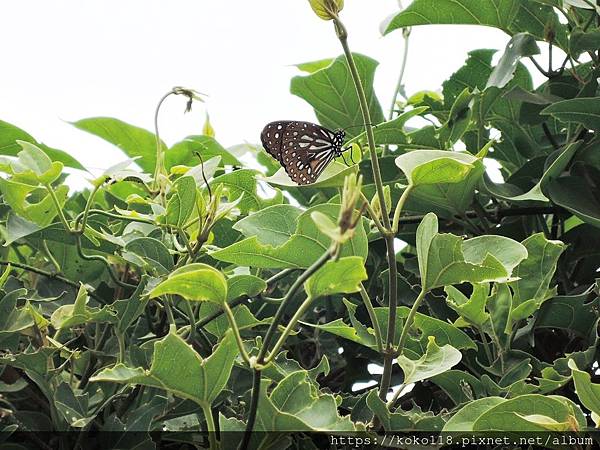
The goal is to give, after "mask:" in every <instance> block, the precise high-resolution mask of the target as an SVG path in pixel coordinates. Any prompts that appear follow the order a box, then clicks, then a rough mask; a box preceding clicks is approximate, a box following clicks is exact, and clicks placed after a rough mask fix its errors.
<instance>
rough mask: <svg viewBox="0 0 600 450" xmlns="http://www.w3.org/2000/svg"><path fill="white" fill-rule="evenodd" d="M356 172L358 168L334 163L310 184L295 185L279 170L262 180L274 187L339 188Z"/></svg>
mask: <svg viewBox="0 0 600 450" xmlns="http://www.w3.org/2000/svg"><path fill="white" fill-rule="evenodd" d="M357 172H358V166H357V165H352V166H349V167H348V166H346V165H344V164H341V163H338V162H336V161H334V162H332V163H330V164H329V165H328V166H327V167H326V168H325V170H323V173H322V174H321V175H320V176H319V179H318V180H317V181H315V182H314V183H311V184H300V185H299V184H297V183H296V182H295V181H292V179H291V178H290V177H289V175H288V174H287V173H286V171H285V169H283V168H281V169H279V170H278V171H277V172H275V173H274V174H273V175H272V176H270V177H265V178H263V180H264V181H266V182H267V183H269V184H273V185H275V186H284V187H296V188H300V189H302V188H303V187H306V188H310V189H314V188H327V187H341V186H343V185H344V179H345V178H346V177H347V176H348V175H350V174H352V173H357Z"/></svg>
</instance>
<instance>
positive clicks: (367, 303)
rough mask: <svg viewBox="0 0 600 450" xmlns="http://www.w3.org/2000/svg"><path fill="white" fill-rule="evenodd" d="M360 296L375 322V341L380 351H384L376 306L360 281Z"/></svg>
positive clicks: (372, 321) (372, 320)
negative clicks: (374, 306)
mask: <svg viewBox="0 0 600 450" xmlns="http://www.w3.org/2000/svg"><path fill="white" fill-rule="evenodd" d="M360 296H361V298H362V301H363V304H364V305H365V308H367V313H368V314H369V318H370V319H371V323H372V324H373V331H374V332H375V343H376V344H377V350H378V351H379V353H383V339H382V338H381V328H380V327H379V322H378V321H377V315H376V314H375V308H373V303H372V302H371V298H370V297H369V294H368V293H367V290H366V289H365V287H364V285H363V284H362V283H360Z"/></svg>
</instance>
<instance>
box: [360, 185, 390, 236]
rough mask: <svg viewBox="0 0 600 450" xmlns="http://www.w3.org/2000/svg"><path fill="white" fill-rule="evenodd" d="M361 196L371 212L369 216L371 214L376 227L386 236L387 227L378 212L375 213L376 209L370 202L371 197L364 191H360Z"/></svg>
mask: <svg viewBox="0 0 600 450" xmlns="http://www.w3.org/2000/svg"><path fill="white" fill-rule="evenodd" d="M360 197H361V199H362V201H363V202H365V203H364V204H365V205H366V206H365V208H366V209H367V212H368V213H369V216H371V219H372V220H373V223H375V227H377V229H378V230H379V232H380V233H381V235H382V236H385V234H386V230H385V228H383V225H382V224H381V221H380V220H379V217H377V213H375V211H374V210H373V208H371V204H370V203H369V199H368V198H367V197H366V196H365V194H363V193H362V192H361V193H360Z"/></svg>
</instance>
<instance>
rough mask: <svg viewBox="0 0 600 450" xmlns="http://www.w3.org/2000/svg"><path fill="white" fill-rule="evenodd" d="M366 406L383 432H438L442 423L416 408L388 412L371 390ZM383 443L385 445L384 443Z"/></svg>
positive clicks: (438, 417) (375, 392) (432, 415)
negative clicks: (379, 422)
mask: <svg viewBox="0 0 600 450" xmlns="http://www.w3.org/2000/svg"><path fill="white" fill-rule="evenodd" d="M367 405H368V407H369V409H370V410H371V411H373V413H374V414H375V415H376V416H377V418H378V419H379V420H380V421H381V424H382V425H383V428H384V430H385V431H392V432H405V433H406V432H410V431H429V432H431V431H437V430H439V429H440V428H441V427H442V424H443V423H444V421H443V419H442V418H441V417H440V416H434V414H433V413H432V412H422V411H421V410H420V409H419V408H418V407H414V408H413V410H410V411H405V410H403V409H402V408H398V409H397V410H396V412H390V410H389V409H388V407H387V406H386V404H385V402H384V401H383V400H381V399H380V398H379V396H378V395H377V391H376V390H375V389H372V390H371V392H369V394H368V395H367ZM388 442H390V440H388ZM383 443H386V444H387V442H385V441H383V442H382V444H383Z"/></svg>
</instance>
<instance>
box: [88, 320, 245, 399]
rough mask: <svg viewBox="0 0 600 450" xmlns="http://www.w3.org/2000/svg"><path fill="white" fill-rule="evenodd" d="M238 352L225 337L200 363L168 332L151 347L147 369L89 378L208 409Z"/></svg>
mask: <svg viewBox="0 0 600 450" xmlns="http://www.w3.org/2000/svg"><path fill="white" fill-rule="evenodd" d="M237 356H238V349H237V346H236V344H235V339H234V337H233V334H232V333H227V334H226V335H225V337H224V338H223V340H222V341H221V342H219V343H218V344H217V346H216V347H215V349H214V350H213V352H212V353H211V355H210V356H209V357H208V358H206V359H203V358H202V357H200V355H198V353H196V352H195V351H194V350H193V349H192V347H191V346H189V345H188V344H186V342H185V341H184V340H183V339H181V338H180V337H179V336H178V335H177V334H175V333H174V331H173V330H172V331H171V332H169V334H167V336H165V337H164V338H163V339H161V340H160V341H156V343H155V344H154V353H153V355H152V365H151V366H150V369H144V368H143V367H136V368H134V367H128V366H126V365H124V364H117V365H116V366H114V367H112V368H107V369H104V370H102V371H101V372H99V373H98V374H97V375H95V376H94V377H92V379H91V381H108V382H113V383H124V384H141V385H144V386H149V387H155V388H159V389H164V390H166V391H168V392H171V393H172V394H174V395H176V396H178V397H181V398H185V399H189V400H193V401H194V402H196V403H198V404H200V405H210V404H211V403H212V402H213V401H214V400H215V398H217V396H218V395H219V393H220V392H221V391H222V390H223V388H224V387H225V386H226V384H227V381H228V380H229V375H230V374H231V368H232V367H233V362H234V361H235V359H236V357H237Z"/></svg>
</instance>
